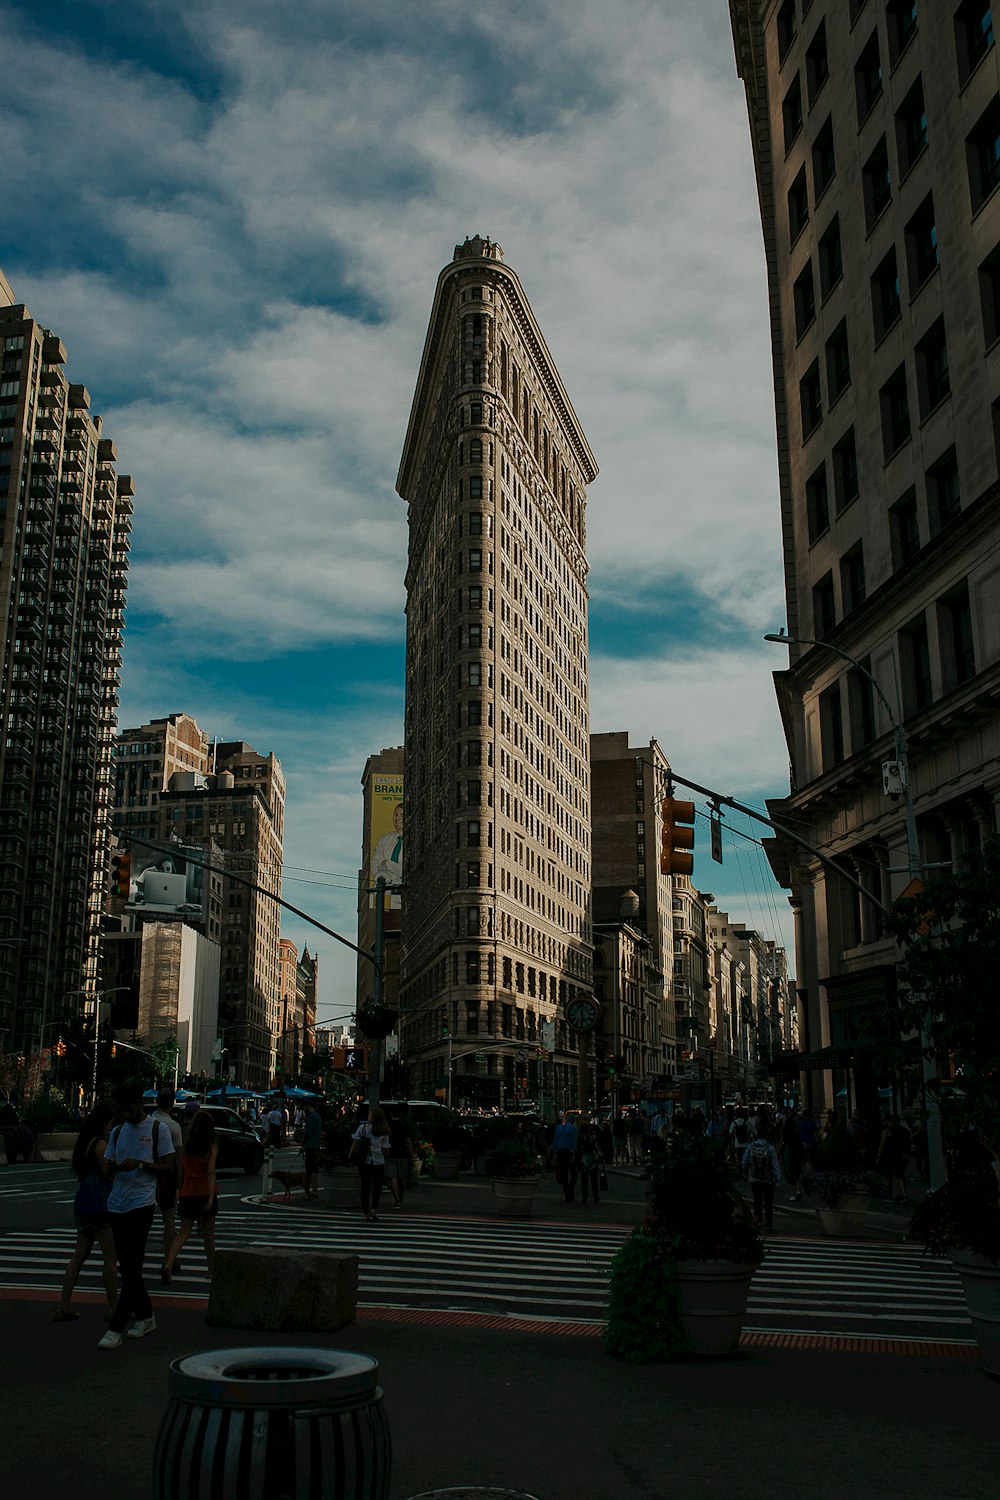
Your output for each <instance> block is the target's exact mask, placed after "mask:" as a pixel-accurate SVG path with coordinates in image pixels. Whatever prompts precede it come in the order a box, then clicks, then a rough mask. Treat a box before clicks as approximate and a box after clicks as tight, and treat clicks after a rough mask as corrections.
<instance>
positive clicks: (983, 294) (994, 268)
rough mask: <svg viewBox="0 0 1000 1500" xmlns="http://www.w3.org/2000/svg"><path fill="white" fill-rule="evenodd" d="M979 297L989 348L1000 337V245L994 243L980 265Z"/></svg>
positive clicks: (984, 335) (984, 331) (984, 332)
mask: <svg viewBox="0 0 1000 1500" xmlns="http://www.w3.org/2000/svg"><path fill="white" fill-rule="evenodd" d="M979 297H980V301H981V302H982V307H983V337H984V338H985V340H986V347H987V349H989V348H990V347H991V346H992V345H993V344H995V343H996V341H997V339H1000V245H994V247H993V249H992V250H991V251H990V253H989V255H988V256H987V257H986V259H985V260H984V261H983V263H982V265H981V266H980V267H979Z"/></svg>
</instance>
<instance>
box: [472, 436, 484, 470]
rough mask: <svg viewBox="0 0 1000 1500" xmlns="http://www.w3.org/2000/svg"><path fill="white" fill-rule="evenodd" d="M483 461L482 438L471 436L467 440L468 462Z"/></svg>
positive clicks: (478, 462) (477, 462) (479, 462)
mask: <svg viewBox="0 0 1000 1500" xmlns="http://www.w3.org/2000/svg"><path fill="white" fill-rule="evenodd" d="M482 461H483V442H482V438H472V439H471V440H470V442H469V463H470V464H481V463H482Z"/></svg>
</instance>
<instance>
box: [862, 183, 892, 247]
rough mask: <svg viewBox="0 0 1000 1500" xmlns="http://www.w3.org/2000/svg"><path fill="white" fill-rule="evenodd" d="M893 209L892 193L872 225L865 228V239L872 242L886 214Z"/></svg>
mask: <svg viewBox="0 0 1000 1500" xmlns="http://www.w3.org/2000/svg"><path fill="white" fill-rule="evenodd" d="M891 207H892V194H891V193H890V195H889V197H888V198H887V199H886V201H885V203H883V204H882V207H881V208H880V209H879V211H878V213H877V214H876V215H875V217H874V219H872V221H871V223H870V224H868V225H866V227H865V239H866V240H870V239H871V237H872V235H873V234H874V233H875V231H876V229H877V228H878V226H879V225H880V224H881V222H882V220H883V219H884V218H885V216H886V214H887V213H888V212H889V210H890V208H891Z"/></svg>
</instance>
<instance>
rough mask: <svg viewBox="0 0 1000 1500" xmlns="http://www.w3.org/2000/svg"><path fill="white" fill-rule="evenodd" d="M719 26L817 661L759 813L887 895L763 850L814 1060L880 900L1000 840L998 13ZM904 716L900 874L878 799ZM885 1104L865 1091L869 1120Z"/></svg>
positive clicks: (791, 685) (829, 9) (790, 512)
mask: <svg viewBox="0 0 1000 1500" xmlns="http://www.w3.org/2000/svg"><path fill="white" fill-rule="evenodd" d="M730 10H731V14H732V22H733V31H734V36H735V40H736V53H737V63H738V68H739V71H740V75H741V77H742V79H743V81H744V84H745V85H746V92H747V100H748V105H749V113H750V124H751V135H752V140H753V148H754V160H755V165H756V172H757V180H758V189H759V198H760V205H761V219H762V224H763V230H764V243H765V251H766V258H767V272H768V280H769V291H770V305H771V330H772V348H773V363H774V379H775V403H776V415H777V438H778V469H779V486H780V506H781V519H782V534H783V541H784V563H785V581H786V600H787V622H788V630H789V633H790V634H791V635H793V636H796V637H799V638H801V640H802V641H803V644H802V645H799V646H794V647H792V651H791V660H790V664H789V665H788V669H787V670H782V671H779V672H778V673H776V682H777V688H778V698H779V704H780V709H781V714H782V719H783V723H784V727H785V733H786V737H787V740H788V748H789V757H790V761H791V771H792V789H791V794H790V796H789V798H788V799H786V800H785V801H783V802H781V803H776V804H773V805H772V813H773V815H774V816H775V817H776V818H778V819H779V820H780V818H781V817H782V816H784V817H786V818H788V819H794V820H795V821H794V825H793V826H794V827H795V828H796V830H797V831H798V832H799V834H800V835H801V836H803V837H804V838H805V839H807V840H808V841H809V842H810V843H811V844H813V845H814V846H816V847H818V848H820V849H821V850H822V851H823V853H824V854H825V855H826V856H827V857H828V859H834V860H836V861H837V863H838V864H839V867H840V869H841V870H843V871H844V872H845V873H846V874H848V875H850V876H853V877H854V878H855V879H856V880H857V881H859V882H860V884H861V885H862V886H863V887H864V888H865V889H866V891H867V892H870V895H871V897H873V898H875V899H874V900H872V899H869V898H868V897H867V896H865V895H862V894H860V893H859V892H858V891H857V890H856V889H855V887H854V886H852V885H851V884H849V883H848V882H847V881H845V880H843V879H842V878H840V876H839V875H838V874H837V873H836V871H835V870H833V869H831V866H830V865H829V864H828V863H824V862H823V861H821V860H820V859H812V858H810V857H809V856H808V855H806V854H804V853H803V851H802V850H801V849H800V848H798V847H797V846H796V845H794V844H792V843H791V842H790V841H786V840H782V839H781V838H780V837H779V839H778V840H777V842H776V844H775V845H774V846H773V847H772V849H771V850H770V857H771V859H772V864H773V865H774V868H775V873H776V874H777V875H778V878H779V879H780V880H781V881H782V883H784V884H785V885H787V886H788V888H789V889H790V890H791V892H792V903H793V906H794V908H795V910H796V917H797V940H796V970H797V981H798V986H799V994H800V1021H801V1023H802V1037H801V1040H802V1044H803V1046H804V1047H805V1048H807V1049H808V1050H811V1051H814V1052H815V1051H818V1050H820V1049H823V1048H826V1047H828V1046H830V1044H831V1042H832V1041H833V1040H834V1038H833V1036H832V1033H831V1026H830V1013H829V1009H828V1003H827V992H826V986H825V983H824V981H825V980H826V979H828V978H831V977H836V976H839V975H844V974H847V973H855V974H869V975H870V976H871V977H872V985H873V993H874V991H875V990H877V989H878V987H879V985H880V984H881V982H882V981H881V979H880V978H879V971H888V970H891V969H892V968H893V965H894V950H893V948H892V945H891V944H889V943H887V942H886V941H885V940H884V939H883V938H882V936H881V922H880V917H879V907H878V904H877V903H878V902H881V903H883V904H884V903H886V902H889V901H891V900H892V899H893V898H894V897H895V896H896V895H898V894H899V892H900V890H901V889H902V887H903V886H904V885H905V884H906V883H907V881H908V880H909V878H910V875H911V874H912V873H919V870H920V869H921V868H922V866H923V864H924V862H928V863H931V864H938V863H944V862H947V863H950V864H951V865H952V866H953V867H956V868H960V867H961V863H962V859H963V856H964V855H965V853H966V851H967V850H968V849H970V848H972V847H975V846H977V845H979V844H980V843H981V841H982V840H983V838H984V837H985V836H987V835H988V834H990V833H993V832H994V831H995V830H996V828H997V800H998V796H1000V714H998V709H997V701H998V694H1000V486H998V457H997V434H998V419H1000V337H998V335H1000V270H998V267H1000V193H998V192H997V191H996V190H995V189H996V186H997V183H998V181H1000V174H998V173H997V171H996V162H997V160H998V151H1000V123H998V121H1000V62H998V55H997V48H996V46H995V45H994V42H993V30H992V24H989V25H984V24H983V23H984V21H988V18H989V14H990V7H989V5H988V4H983V5H978V6H977V5H975V4H971V5H970V4H965V5H962V6H958V5H946V6H945V5H941V6H934V5H920V6H918V7H913V6H911V5H897V4H889V5H885V4H878V5H873V4H865V3H863V0H852V3H850V4H845V3H841V0H836V3H834V0H814V3H813V4H811V5H809V6H805V5H803V4H802V3H801V0H783V3H779V0H768V3H764V0H730ZM816 642H820V643H821V644H819V645H817V644H815V643H816ZM827 643H828V648H827ZM776 649H779V648H776ZM845 657H846V658H847V659H846V660H845ZM868 674H871V675H870V676H869V675H868ZM872 678H874V682H875V684H877V690H876V686H874V685H873V682H872ZM887 705H888V710H887ZM890 711H891V712H890ZM894 719H895V720H897V721H899V722H902V723H904V724H905V728H906V732H907V735H908V739H909V767H908V775H909V782H910V787H911V790H912V796H913V803H914V808H915V814H916V831H917V838H918V842H919V851H918V852H917V853H916V858H915V859H912V860H911V858H910V854H911V851H910V850H909V849H908V846H907V837H906V830H905V826H904V818H903V803H902V799H901V797H900V796H898V795H887V794H886V791H885V790H884V787H883V763H885V762H891V761H893V760H894V759H895V745H894V740H893V720H894ZM914 864H915V865H916V866H917V870H916V871H914V870H913V869H912V868H911V867H912V865H914ZM830 1056H831V1062H832V1063H834V1064H835V1065H836V1066H837V1067H838V1068H840V1067H842V1066H844V1065H850V1066H852V1068H853V1067H854V1059H853V1058H852V1057H851V1056H849V1055H848V1053H847V1052H846V1051H844V1050H843V1049H842V1050H841V1052H840V1053H839V1054H837V1055H836V1056H834V1055H833V1054H831V1055H830ZM802 1082H803V1087H804V1088H805V1089H806V1090H807V1091H810V1092H812V1094H813V1098H814V1102H815V1103H816V1104H825V1105H829V1104H831V1103H832V1102H833V1097H834V1095H835V1093H836V1091H837V1089H838V1088H839V1087H840V1080H839V1078H838V1077H836V1076H835V1074H834V1073H833V1072H832V1071H827V1072H822V1071H812V1072H809V1073H808V1074H805V1075H803V1079H802ZM876 1083H877V1080H875V1079H874V1078H865V1077H862V1076H859V1077H858V1078H856V1079H855V1085H856V1088H857V1090H858V1093H857V1097H858V1098H859V1101H860V1102H861V1103H862V1105H864V1104H865V1103H866V1099H867V1103H868V1107H869V1108H871V1109H872V1110H875V1111H877V1105H878V1100H877V1094H876V1091H875V1090H876ZM863 1096H865V1097H863ZM852 1097H854V1096H853V1095H852Z"/></svg>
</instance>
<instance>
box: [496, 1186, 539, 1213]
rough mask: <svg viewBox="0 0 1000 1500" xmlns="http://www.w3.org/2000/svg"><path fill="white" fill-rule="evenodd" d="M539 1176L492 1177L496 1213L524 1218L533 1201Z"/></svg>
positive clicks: (529, 1211)
mask: <svg viewBox="0 0 1000 1500" xmlns="http://www.w3.org/2000/svg"><path fill="white" fill-rule="evenodd" d="M541 1180H542V1179H541V1178H540V1177H494V1179H493V1198H494V1200H495V1205H496V1211H497V1213H498V1214H505V1215H507V1217H508V1218H526V1217H527V1216H528V1215H529V1214H530V1213H531V1205H532V1204H533V1203H534V1201H535V1191H536V1189H537V1187H538V1184H539V1183H540V1182H541Z"/></svg>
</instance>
